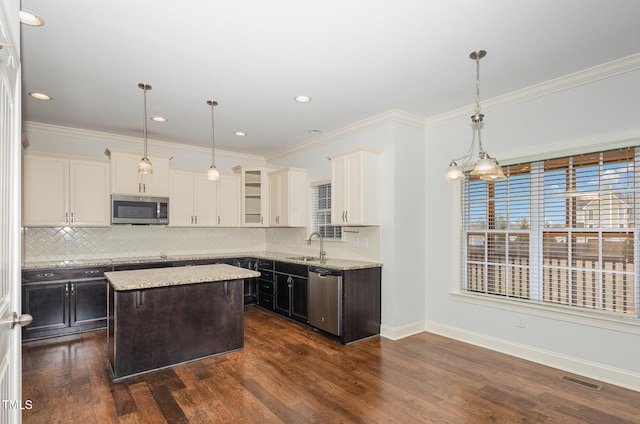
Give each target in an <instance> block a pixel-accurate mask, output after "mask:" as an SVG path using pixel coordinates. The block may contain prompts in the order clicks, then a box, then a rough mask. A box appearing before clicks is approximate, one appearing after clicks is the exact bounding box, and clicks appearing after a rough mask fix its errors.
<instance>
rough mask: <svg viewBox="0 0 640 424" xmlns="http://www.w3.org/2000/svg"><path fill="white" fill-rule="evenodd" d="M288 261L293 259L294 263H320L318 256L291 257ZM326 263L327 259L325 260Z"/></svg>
mask: <svg viewBox="0 0 640 424" xmlns="http://www.w3.org/2000/svg"><path fill="white" fill-rule="evenodd" d="M287 259H293V260H294V261H303V262H320V259H318V257H317V256H289V257H288V258H287ZM325 262H326V259H325Z"/></svg>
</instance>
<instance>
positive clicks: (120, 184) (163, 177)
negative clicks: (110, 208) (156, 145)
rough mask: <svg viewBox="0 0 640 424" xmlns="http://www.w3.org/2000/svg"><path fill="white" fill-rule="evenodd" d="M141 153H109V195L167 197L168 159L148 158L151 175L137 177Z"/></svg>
mask: <svg viewBox="0 0 640 424" xmlns="http://www.w3.org/2000/svg"><path fill="white" fill-rule="evenodd" d="M141 158H142V153H140V154H135V153H122V152H111V193H114V194H144V195H146V196H168V195H169V159H167V158H160V157H154V156H149V160H150V161H151V164H152V165H153V174H149V175H139V174H138V162H139V161H140V159H141Z"/></svg>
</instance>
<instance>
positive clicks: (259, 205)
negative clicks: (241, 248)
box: [233, 166, 277, 227]
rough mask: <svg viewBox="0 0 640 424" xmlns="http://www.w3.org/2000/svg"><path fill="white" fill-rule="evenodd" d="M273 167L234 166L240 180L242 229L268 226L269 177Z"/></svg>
mask: <svg viewBox="0 0 640 424" xmlns="http://www.w3.org/2000/svg"><path fill="white" fill-rule="evenodd" d="M276 169H277V168H273V167H244V166H236V167H234V168H233V171H234V172H236V173H239V174H240V178H241V184H240V185H241V195H240V203H241V213H240V217H241V221H240V225H242V226H243V227H267V226H269V177H268V175H267V173H268V172H270V171H274V170H276Z"/></svg>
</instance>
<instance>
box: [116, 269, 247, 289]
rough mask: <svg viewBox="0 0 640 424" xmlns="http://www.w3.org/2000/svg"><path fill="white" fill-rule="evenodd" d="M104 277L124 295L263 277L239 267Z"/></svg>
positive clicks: (144, 271) (118, 273) (146, 271)
mask: <svg viewBox="0 0 640 424" xmlns="http://www.w3.org/2000/svg"><path fill="white" fill-rule="evenodd" d="M104 276H105V278H106V279H107V280H108V281H109V283H111V286H112V287H113V289H114V290H116V291H125V290H141V289H150V288H155V287H167V286H179V285H183V284H196V283H205V282H212V281H230V280H242V279H244V278H254V277H259V276H260V273H259V272H257V271H252V270H249V269H245V268H239V267H237V266H232V265H226V264H215V265H196V266H181V267H175V268H153V269H136V270H129V271H112V272H105V273H104Z"/></svg>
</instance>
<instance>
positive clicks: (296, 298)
mask: <svg viewBox="0 0 640 424" xmlns="http://www.w3.org/2000/svg"><path fill="white" fill-rule="evenodd" d="M291 278H292V279H293V289H292V293H291V315H292V316H293V317H294V318H296V319H297V320H300V321H303V322H307V321H308V320H309V310H308V304H309V301H308V292H309V280H308V279H306V278H300V277H291Z"/></svg>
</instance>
